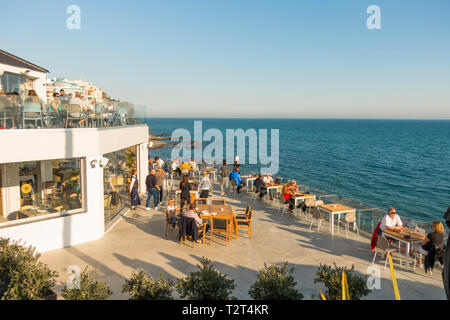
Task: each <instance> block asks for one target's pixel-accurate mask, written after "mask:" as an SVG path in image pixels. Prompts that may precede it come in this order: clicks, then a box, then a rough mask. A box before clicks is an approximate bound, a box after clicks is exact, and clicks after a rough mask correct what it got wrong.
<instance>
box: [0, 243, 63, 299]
mask: <svg viewBox="0 0 450 320" xmlns="http://www.w3.org/2000/svg"><path fill="white" fill-rule="evenodd" d="M35 250H36V249H35V248H34V247H32V246H29V247H24V246H22V245H21V244H20V241H11V240H10V239H8V238H0V297H1V299H2V300H39V299H44V298H45V297H47V296H50V295H52V294H53V288H54V286H55V279H54V278H56V277H57V276H58V273H57V272H55V271H51V270H50V269H49V268H48V266H47V265H46V264H43V263H42V262H38V260H39V258H40V256H41V255H40V253H36V252H35Z"/></svg>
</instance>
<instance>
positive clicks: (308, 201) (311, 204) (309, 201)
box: [305, 198, 315, 207]
mask: <svg viewBox="0 0 450 320" xmlns="http://www.w3.org/2000/svg"><path fill="white" fill-rule="evenodd" d="M305 205H306V206H307V207H314V205H315V201H314V199H312V198H307V199H306V200H305Z"/></svg>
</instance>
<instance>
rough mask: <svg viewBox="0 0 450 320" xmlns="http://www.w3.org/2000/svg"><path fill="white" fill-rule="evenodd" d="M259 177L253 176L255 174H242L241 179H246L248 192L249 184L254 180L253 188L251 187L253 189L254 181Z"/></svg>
mask: <svg viewBox="0 0 450 320" xmlns="http://www.w3.org/2000/svg"><path fill="white" fill-rule="evenodd" d="M257 178H258V177H257V176H253V175H244V176H241V179H242V180H244V181H245V184H246V187H247V193H248V185H249V182H250V181H251V182H252V189H251V190H253V183H254V181H255V180H256V179H257Z"/></svg>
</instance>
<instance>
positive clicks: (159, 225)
mask: <svg viewBox="0 0 450 320" xmlns="http://www.w3.org/2000/svg"><path fill="white" fill-rule="evenodd" d="M216 190H217V189H216ZM221 198H222V197H221ZM226 199H227V203H230V204H232V205H233V207H234V208H236V209H241V208H242V209H243V208H245V206H246V205H247V203H248V202H249V198H248V196H247V195H246V194H245V192H244V193H243V194H241V195H238V197H237V198H236V199H232V198H229V197H228V198H226ZM253 207H254V217H253V222H252V223H253V226H252V231H253V236H252V239H249V238H248V235H247V231H246V228H239V234H238V239H237V240H236V239H235V238H234V235H233V240H232V241H231V243H229V245H228V247H225V239H224V238H221V235H218V236H217V237H216V236H215V237H214V242H213V244H212V246H210V245H209V238H208V236H207V242H206V244H196V246H195V248H192V242H190V241H186V242H185V243H184V244H183V245H180V244H179V242H178V241H177V240H176V238H177V232H178V229H176V230H175V231H174V232H172V233H170V232H169V236H168V239H166V237H165V234H164V233H165V219H164V217H163V213H162V212H161V211H156V210H153V209H152V210H151V211H145V208H143V207H141V208H138V209H137V210H136V211H130V212H128V213H127V214H126V215H125V216H124V217H123V218H122V219H121V220H120V221H119V222H118V223H117V224H116V225H115V226H114V227H113V228H112V229H111V230H110V231H109V232H108V233H107V234H106V235H105V236H104V237H103V238H102V239H100V240H97V241H92V242H89V243H84V244H81V245H76V246H73V247H70V248H65V249H60V250H55V251H51V252H46V253H44V254H43V255H42V258H41V259H42V261H43V262H45V263H47V264H48V265H49V266H50V267H51V268H52V269H53V270H56V271H58V272H59V275H60V276H59V279H58V282H57V287H56V291H57V292H58V293H60V291H61V289H62V287H63V284H64V282H65V281H66V279H67V277H68V276H69V274H67V273H66V268H67V267H68V266H69V265H78V266H79V267H80V268H81V269H84V267H85V266H86V265H88V266H90V267H94V268H97V269H98V272H97V277H98V278H99V279H101V280H103V281H105V282H106V283H107V284H108V285H109V286H110V287H111V289H112V290H113V291H114V294H113V295H112V297H111V298H112V299H128V294H123V293H121V291H122V290H121V289H122V285H123V283H124V281H125V279H126V278H129V277H130V275H131V273H132V271H133V270H134V269H138V268H142V269H144V270H146V272H147V273H148V274H150V275H151V276H153V277H154V278H159V274H160V273H161V272H162V273H164V276H165V277H166V278H169V279H174V278H179V277H185V276H186V275H187V274H188V273H189V272H190V271H194V270H196V269H197V268H196V264H198V263H199V260H200V258H201V257H202V256H205V257H207V258H209V259H211V260H212V261H213V263H214V266H215V267H216V268H217V269H218V270H220V271H221V272H222V273H225V274H227V275H228V276H230V277H231V278H232V279H234V280H235V284H236V289H235V290H234V292H233V294H234V296H236V297H237V298H238V299H251V298H250V296H249V295H248V290H249V288H250V286H251V285H252V284H253V283H254V282H255V281H256V279H257V278H256V275H257V272H258V269H259V268H261V267H262V266H263V264H264V263H265V262H266V263H276V264H278V263H282V262H285V261H287V262H288V263H289V265H290V266H291V267H293V268H294V277H295V280H296V282H297V288H298V289H300V291H301V292H302V293H303V295H304V297H305V298H304V299H311V294H318V293H319V290H323V289H324V288H323V286H322V284H320V283H317V284H314V281H313V279H314V275H315V272H316V270H317V267H318V265H319V264H320V263H326V264H332V263H333V262H336V264H337V265H340V266H348V267H351V265H352V264H353V265H355V268H356V269H357V270H358V271H360V272H362V273H363V274H365V273H366V270H367V267H369V266H370V265H371V262H372V257H373V253H372V252H371V251H370V239H369V238H368V237H367V235H366V236H364V235H362V234H361V237H360V238H359V239H357V237H356V235H355V234H354V233H351V234H350V239H347V238H346V236H345V230H344V229H343V228H340V233H339V234H337V235H336V234H335V236H333V237H332V236H331V235H330V234H329V231H328V229H327V227H328V225H327V223H325V224H324V228H323V229H321V232H320V233H318V232H317V231H316V230H317V227H316V228H315V229H314V227H313V231H311V232H309V231H308V229H309V224H310V222H309V221H307V220H306V218H305V217H294V216H292V215H289V214H288V213H287V211H286V214H285V215H284V216H282V215H281V214H278V213H277V209H276V208H273V207H271V206H270V205H268V204H266V203H262V202H259V201H257V203H256V204H255V205H253ZM394 263H395V272H396V273H395V274H396V277H397V281H398V286H399V291H400V295H401V298H402V299H420V300H425V299H445V298H446V297H445V293H444V289H443V284H442V280H441V273H440V268H439V269H435V272H434V274H433V278H430V276H429V275H425V273H424V271H423V269H419V268H416V271H415V272H414V271H412V267H411V269H410V270H409V271H408V270H406V269H404V268H401V267H400V266H399V265H398V261H397V260H396V259H395V258H394ZM376 264H377V265H378V266H380V269H381V277H382V279H381V290H373V293H372V294H371V295H370V296H367V297H365V298H364V299H387V300H393V299H394V291H393V289H392V282H391V274H390V271H389V266H388V267H387V268H386V270H384V269H383V268H384V261H382V259H381V258H377V261H376ZM175 296H176V297H177V295H176V293H175Z"/></svg>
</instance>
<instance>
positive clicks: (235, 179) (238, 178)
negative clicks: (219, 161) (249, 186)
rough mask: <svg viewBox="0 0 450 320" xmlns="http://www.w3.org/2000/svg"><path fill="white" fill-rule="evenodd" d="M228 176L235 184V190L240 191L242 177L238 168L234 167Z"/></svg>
mask: <svg viewBox="0 0 450 320" xmlns="http://www.w3.org/2000/svg"><path fill="white" fill-rule="evenodd" d="M228 178H229V179H230V180H231V181H232V182H233V183H234V184H235V185H236V192H237V193H241V189H242V179H241V174H240V172H239V168H235V169H234V170H233V172H232V173H230V175H229V176H228Z"/></svg>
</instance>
